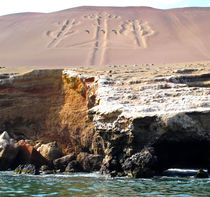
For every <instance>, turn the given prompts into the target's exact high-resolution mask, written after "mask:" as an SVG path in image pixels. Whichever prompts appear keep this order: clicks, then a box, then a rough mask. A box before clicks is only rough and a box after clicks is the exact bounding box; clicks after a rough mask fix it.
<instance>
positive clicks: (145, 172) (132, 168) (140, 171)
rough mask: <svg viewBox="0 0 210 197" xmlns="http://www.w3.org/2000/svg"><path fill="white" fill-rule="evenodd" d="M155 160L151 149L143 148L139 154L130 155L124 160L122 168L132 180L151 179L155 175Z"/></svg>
mask: <svg viewBox="0 0 210 197" xmlns="http://www.w3.org/2000/svg"><path fill="white" fill-rule="evenodd" d="M156 163H157V158H156V156H155V155H154V150H153V148H151V147H150V148H144V149H143V150H142V151H141V152H139V153H136V154H134V155H132V156H131V157H130V158H128V159H126V160H125V162H124V164H123V165H122V168H123V169H124V171H125V173H126V174H127V175H130V176H132V177H134V178H140V177H152V176H153V175H155V173H156V171H155V167H156V166H155V165H156Z"/></svg>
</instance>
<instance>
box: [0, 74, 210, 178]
mask: <svg viewBox="0 0 210 197" xmlns="http://www.w3.org/2000/svg"><path fill="white" fill-rule="evenodd" d="M126 72H128V71H126ZM109 73H110V72H109ZM131 73H132V72H131ZM113 75H114V73H113V74H112V75H110V74H106V73H103V74H100V76H99V75H98V74H97V73H96V72H95V76H92V73H91V74H90V73H88V72H85V71H71V70H39V71H33V72H31V73H28V74H25V75H22V76H14V77H10V78H4V79H1V81H0V106H1V111H0V130H2V131H3V130H6V131H8V132H9V134H10V135H11V136H12V137H13V138H15V139H30V140H32V142H31V143H34V144H35V143H36V142H40V141H41V142H44V143H46V142H51V141H57V143H58V145H59V146H60V147H61V148H62V151H63V153H64V154H67V153H76V154H78V153H80V152H87V153H93V154H95V155H101V156H103V157H104V160H103V162H102V165H101V172H102V173H108V174H111V175H112V176H116V175H119V176H122V175H131V176H135V177H142V176H143V177H145V176H152V175H154V174H156V173H160V172H162V171H163V170H166V169H168V168H171V167H183V168H186V167H188V168H189V167H195V168H208V169H210V151H209V150H210V147H209V146H210V123H209V120H210V89H209V80H210V78H209V76H210V75H209V74H208V73H204V74H203V73H201V74H196V75H192V74H183V73H181V74H177V75H176V76H166V77H152V78H148V77H147V78H145V79H141V80H136V79H134V78H131V77H127V78H126V79H125V78H123V76H124V75H122V77H120V76H119V75H117V76H113ZM132 75H133V74H132ZM89 167H90V166H89ZM90 168H91V167H90ZM91 169H92V168H91Z"/></svg>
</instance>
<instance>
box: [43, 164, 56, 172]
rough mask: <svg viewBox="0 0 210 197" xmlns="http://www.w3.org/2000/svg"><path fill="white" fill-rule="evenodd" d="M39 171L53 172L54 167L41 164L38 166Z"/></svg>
mask: <svg viewBox="0 0 210 197" xmlns="http://www.w3.org/2000/svg"><path fill="white" fill-rule="evenodd" d="M39 171H40V172H41V174H54V172H55V171H54V169H53V168H52V167H50V166H47V165H43V166H41V167H40V169H39Z"/></svg>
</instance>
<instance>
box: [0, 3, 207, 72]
mask: <svg viewBox="0 0 210 197" xmlns="http://www.w3.org/2000/svg"><path fill="white" fill-rule="evenodd" d="M209 20H210V8H182V9H171V10H159V9H153V8H148V7H127V8H114V7H78V8H73V9H68V10H64V11H60V12H54V13H49V14H43V13H22V14H12V15H7V16H1V17H0V32H1V33H0V66H1V67H3V66H4V67H6V68H7V69H8V70H10V69H11V70H14V69H16V70H24V69H27V70H28V69H36V68H68V67H78V68H79V67H81V66H84V67H93V68H99V67H103V66H106V65H124V64H128V65H132V64H137V65H141V64H171V63H185V62H199V61H209V60H210V45H209V43H210V36H209V35H210V23H209ZM1 70H3V69H0V72H2V71H1Z"/></svg>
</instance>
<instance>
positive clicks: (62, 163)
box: [53, 154, 76, 171]
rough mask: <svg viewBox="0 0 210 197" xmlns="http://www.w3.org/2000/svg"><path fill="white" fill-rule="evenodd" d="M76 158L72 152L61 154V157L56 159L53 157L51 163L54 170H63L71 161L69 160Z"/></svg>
mask: <svg viewBox="0 0 210 197" xmlns="http://www.w3.org/2000/svg"><path fill="white" fill-rule="evenodd" d="M75 160H76V157H75V155H74V154H70V155H66V156H63V157H61V158H58V159H55V160H54V161H53V165H54V168H55V169H56V170H61V171H65V169H66V166H67V165H68V164H69V163H70V162H71V161H75Z"/></svg>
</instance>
